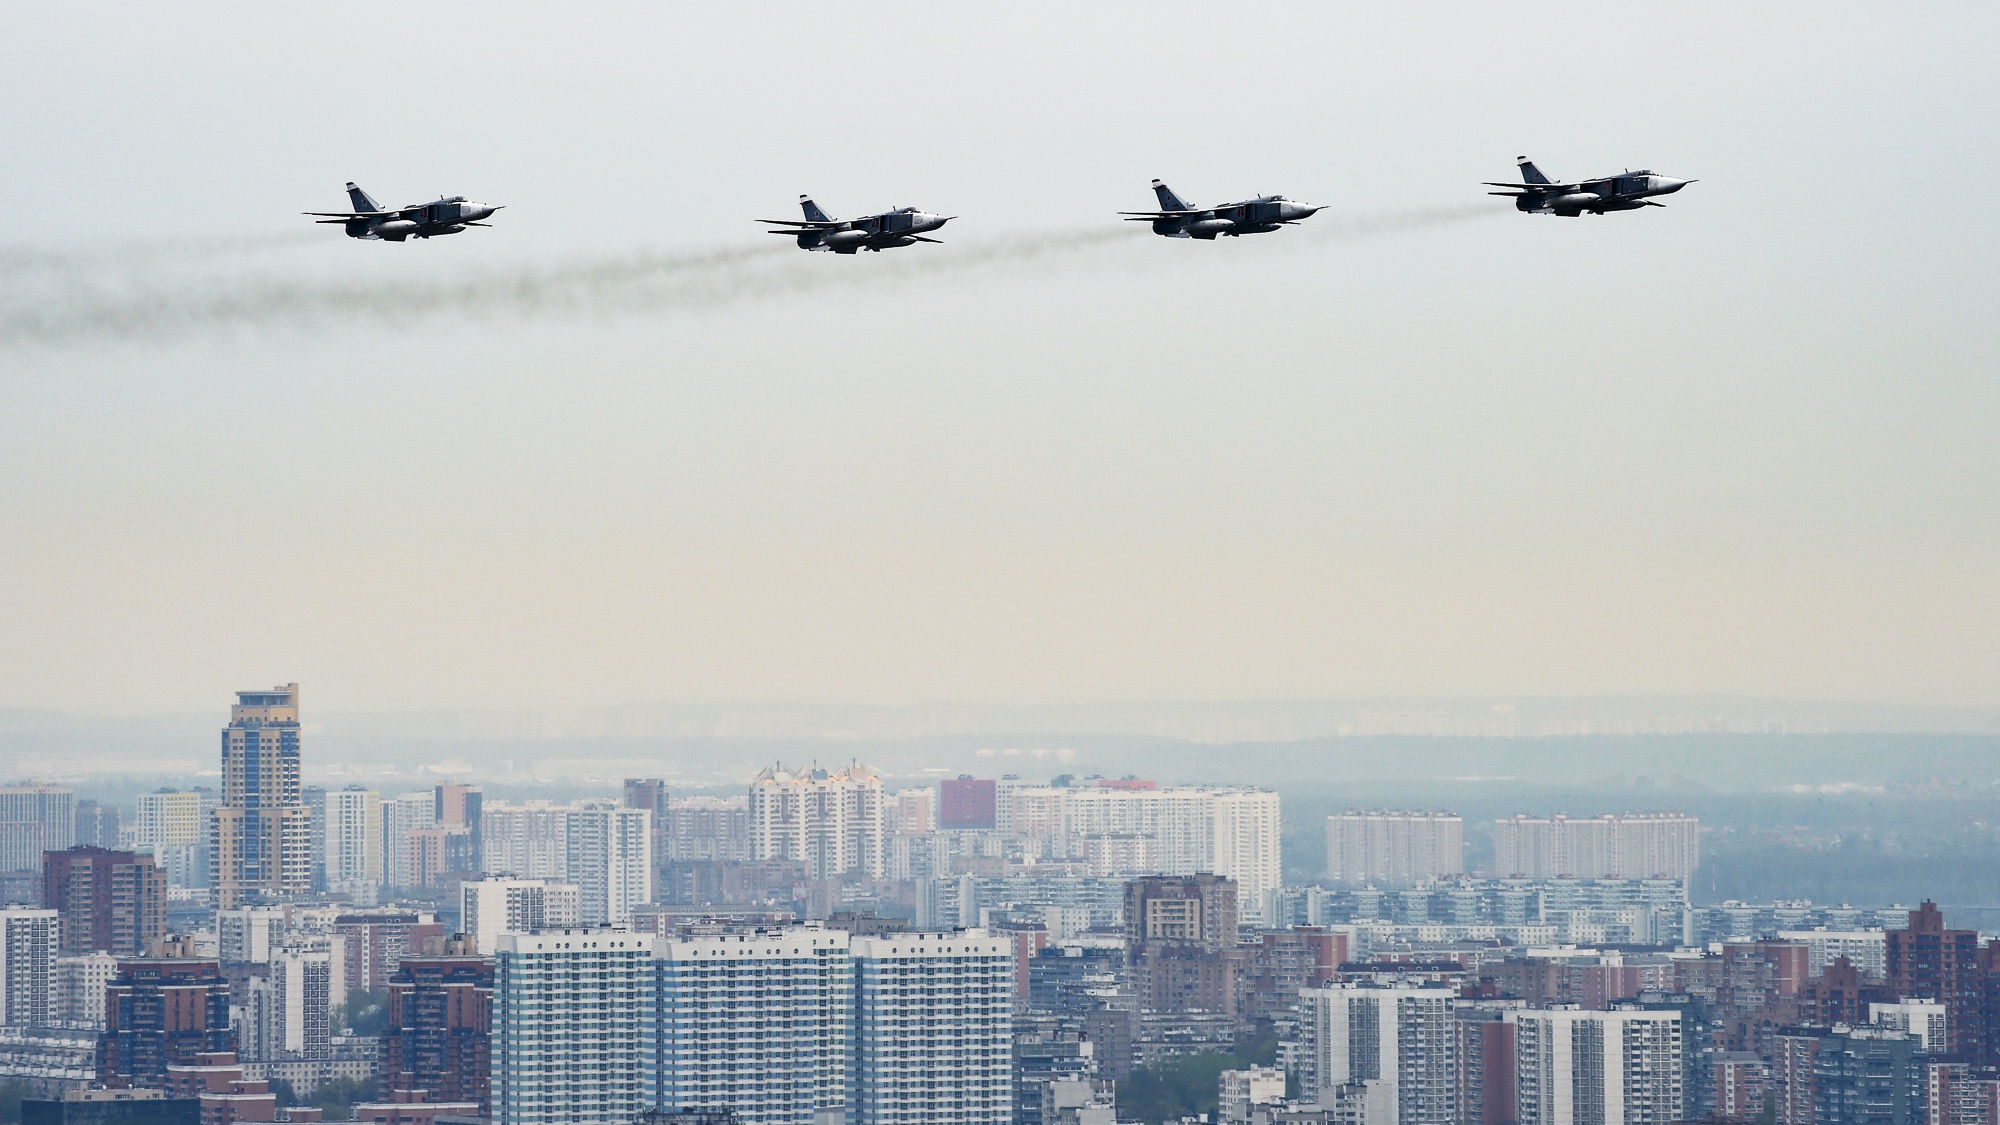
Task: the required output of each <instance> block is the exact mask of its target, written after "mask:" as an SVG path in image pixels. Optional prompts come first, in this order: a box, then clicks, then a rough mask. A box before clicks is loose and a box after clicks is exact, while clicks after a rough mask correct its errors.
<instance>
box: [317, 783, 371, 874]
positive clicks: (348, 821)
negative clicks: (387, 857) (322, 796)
mask: <svg viewBox="0 0 2000 1125" xmlns="http://www.w3.org/2000/svg"><path fill="white" fill-rule="evenodd" d="M382 875H383V872H382V795H381V794H380V793H377V792H375V791H373V790H370V789H363V788H362V787H361V786H359V785H350V786H348V787H347V788H345V789H335V790H331V791H329V792H328V793H327V795H326V882H327V885H328V886H330V887H338V886H340V885H342V884H349V885H353V884H358V883H375V884H378V885H379V884H380V883H381V882H382Z"/></svg>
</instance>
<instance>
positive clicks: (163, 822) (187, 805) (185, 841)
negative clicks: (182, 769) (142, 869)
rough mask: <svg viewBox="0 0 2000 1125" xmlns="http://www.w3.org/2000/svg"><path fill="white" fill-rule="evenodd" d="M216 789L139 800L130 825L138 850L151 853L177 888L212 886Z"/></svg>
mask: <svg viewBox="0 0 2000 1125" xmlns="http://www.w3.org/2000/svg"><path fill="white" fill-rule="evenodd" d="M214 801H215V793H214V791H213V790H172V789H162V790H160V791H158V792H154V793H144V794H141V795H140V796H139V799H138V813H137V815H135V816H134V817H133V819H132V823H131V825H130V826H129V828H130V836H131V846H132V848H133V849H134V850H135V851H142V852H151V853H152V855H153V862H154V863H156V864H158V865H159V867H160V869H161V870H163V871H165V872H166V873H167V882H168V884H169V885H171V886H176V887H206V886H207V885H208V875H209V870H208V866H209V864H208V817H209V813H210V812H212V811H213V810H214Z"/></svg>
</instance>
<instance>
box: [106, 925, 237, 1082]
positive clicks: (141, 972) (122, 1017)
mask: <svg viewBox="0 0 2000 1125" xmlns="http://www.w3.org/2000/svg"><path fill="white" fill-rule="evenodd" d="M189 944H190V945H191V944H192V943H189ZM104 1015H105V1019H104V1033H103V1034H102V1035H100V1036H98V1039H97V1077H98V1081H100V1082H102V1083H103V1084H104V1085H105V1086H107V1087H110V1088H112V1089H120V1088H124V1087H129V1086H146V1087H154V1088H157V1087H159V1086H161V1085H162V1084H163V1083H164V1082H165V1081H166V1076H167V1067H168V1065H170V1064H183V1065H184V1064H187V1063H192V1062H194V1061H195V1059H196V1057H197V1056H199V1055H203V1054H209V1053H214V1052H234V1051H235V1050H236V1033H235V1031H234V1030H233V1029H232V1028H231V1027H230V1024H229V981H228V980H227V978H225V977H224V976H223V975H222V965H221V963H220V962H218V961H215V960H214V959H212V958H205V957H138V958H125V959H121V960H120V961H119V962H118V975H117V976H116V977H114V978H112V981H111V983H110V985H108V986H107V987H106V989H105V1003H104Z"/></svg>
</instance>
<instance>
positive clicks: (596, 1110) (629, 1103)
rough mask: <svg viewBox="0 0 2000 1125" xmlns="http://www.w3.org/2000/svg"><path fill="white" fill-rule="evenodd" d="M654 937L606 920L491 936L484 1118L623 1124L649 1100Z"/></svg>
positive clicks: (511, 1123)
mask: <svg viewBox="0 0 2000 1125" xmlns="http://www.w3.org/2000/svg"><path fill="white" fill-rule="evenodd" d="M657 940H658V939H656V938H653V937H650V936H646V935H642V934H634V933H629V932H619V931H616V930H611V929H574V930H546V931H544V932H542V933H539V934H503V935H501V937H500V939H499V946H500V948H499V952H498V953H497V954H496V955H495V959H494V972H493V1023H492V1028H493V1047H492V1052H493V1090H492V1099H493V1114H492V1120H493V1122H494V1125H628V1123H629V1122H632V1121H635V1120H637V1119H638V1117H639V1114H641V1113H642V1112H644V1111H646V1110H648V1109H651V1108H653V1106H654V1105H655V1104H656V1103H654V1102H653V1101H651V1100H650V1099H649V1098H648V1097H647V1091H646V1089H645V1086H646V1083H645V1074H646V1071H647V1069H648V1065H647V1064H648V1062H649V1060H650V1059H651V1058H653V1057H654V1056H655V1054H656V1052H655V1049H654V1045H653V1040H654V1038H655V1027H654V1021H655V1019H656V1011H657V1009H656V1005H655V1001H654V988H655V979H654V967H653V950H654V945H655V943H656V941H657Z"/></svg>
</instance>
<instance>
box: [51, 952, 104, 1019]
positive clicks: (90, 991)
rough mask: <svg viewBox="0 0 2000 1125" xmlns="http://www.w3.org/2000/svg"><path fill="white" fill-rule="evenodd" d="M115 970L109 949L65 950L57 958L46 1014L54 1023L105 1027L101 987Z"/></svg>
mask: <svg viewBox="0 0 2000 1125" xmlns="http://www.w3.org/2000/svg"><path fill="white" fill-rule="evenodd" d="M117 974H118V958H116V957H113V956H112V955H111V954H109V953H101V952H100V953H66V954H63V955H62V956H59V957H57V958H56V968H55V977H54V979H53V984H52V986H51V992H52V993H53V995H52V996H51V997H50V1000H49V1005H50V1007H49V1016H50V1018H51V1019H53V1020H54V1021H55V1023H56V1026H57V1027H69V1028H76V1029H79V1030H85V1031H103V1030H104V990H105V989H107V988H109V987H111V978H112V977H114V976H116V975H117Z"/></svg>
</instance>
